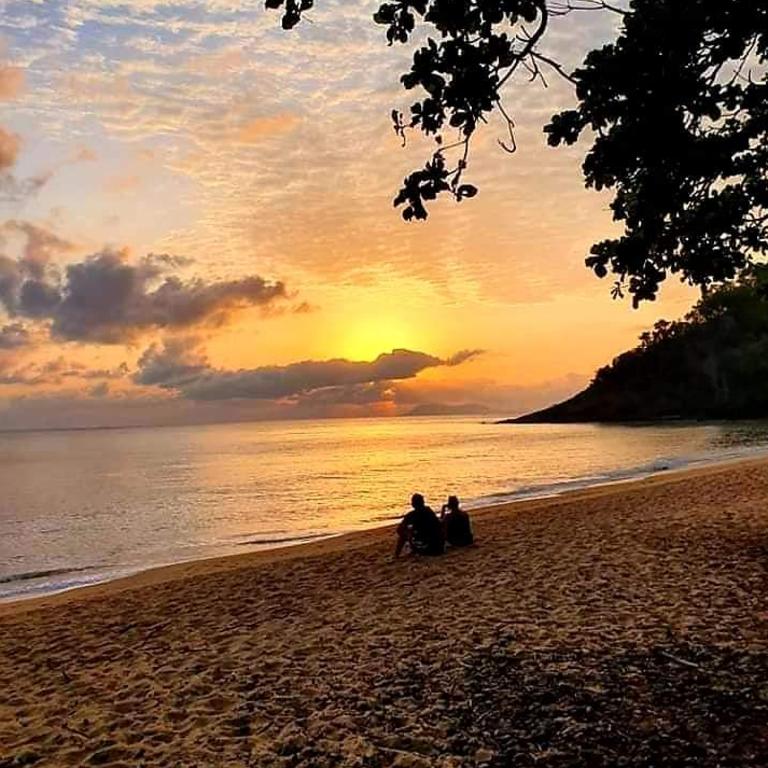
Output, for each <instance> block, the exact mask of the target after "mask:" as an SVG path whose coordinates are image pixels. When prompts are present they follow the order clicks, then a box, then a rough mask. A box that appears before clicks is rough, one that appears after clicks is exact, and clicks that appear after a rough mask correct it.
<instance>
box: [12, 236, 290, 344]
mask: <svg viewBox="0 0 768 768" xmlns="http://www.w3.org/2000/svg"><path fill="white" fill-rule="evenodd" d="M25 234H26V235H27V242H26V246H25V248H24V251H23V253H22V255H21V256H20V257H18V258H10V257H8V256H3V255H0V307H2V308H4V309H5V311H6V312H7V314H8V315H9V316H10V317H11V318H13V319H19V318H21V319H23V318H26V319H29V320H31V321H47V322H48V323H49V324H50V333H51V336H52V337H53V338H54V339H58V340H62V341H82V342H91V343H98V344H125V343H130V342H132V341H135V340H136V338H137V337H139V336H140V335H141V334H143V333H146V332H148V331H152V330H158V329H168V330H180V329H185V328H190V327H192V326H195V325H200V324H207V325H222V324H224V323H225V322H226V321H227V320H228V318H229V315H230V314H231V313H232V312H233V311H235V310H237V309H241V308H245V307H254V306H256V307H267V306H268V305H270V304H271V303H272V302H275V301H277V300H280V299H284V298H286V297H287V291H286V288H285V285H284V284H283V283H281V282H269V281H267V280H264V279H263V278H261V277H258V276H255V275H253V276H248V277H243V278H240V279H236V280H222V281H218V282H206V281H204V280H202V279H199V278H198V279H193V280H189V281H183V280H181V279H180V278H179V277H178V276H176V275H169V274H167V273H168V271H169V270H170V269H173V268H176V267H178V266H181V265H182V263H180V262H179V259H178V258H174V257H170V256H167V255H161V256H156V255H150V256H147V257H145V258H143V259H141V260H140V261H139V262H137V263H130V262H129V261H128V259H127V257H126V254H125V253H123V252H121V251H113V250H104V251H101V252H100V253H96V254H93V255H92V256H88V257H87V258H86V259H84V260H83V261H81V262H77V263H73V264H69V265H68V266H67V267H66V268H65V270H64V272H63V274H62V273H60V272H59V270H57V269H56V268H55V267H53V266H51V265H50V263H49V258H50V256H51V254H52V253H53V252H54V251H55V250H62V249H64V248H65V247H66V246H67V244H66V243H64V241H60V240H58V239H53V236H49V238H45V237H44V235H43V231H42V230H39V229H38V228H33V231H32V232H31V234H30V233H29V232H26V233H25Z"/></svg>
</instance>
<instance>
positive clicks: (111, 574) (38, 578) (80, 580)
mask: <svg viewBox="0 0 768 768" xmlns="http://www.w3.org/2000/svg"><path fill="white" fill-rule="evenodd" d="M762 458H766V459H768V447H767V446H757V447H754V446H750V447H741V448H733V449H729V450H727V451H723V452H719V453H717V454H714V455H700V456H690V457H676V458H672V459H659V460H656V461H653V462H650V463H648V464H643V465H640V466H637V467H627V468H623V469H617V470H614V471H611V472H606V473H603V474H598V475H590V476H583V477H575V478H564V479H562V480H558V481H555V482H552V483H546V484H541V485H531V486H522V487H520V488H517V489H515V490H513V491H509V492H504V493H493V494H489V495H486V496H480V497H476V498H474V499H468V500H466V502H465V503H464V506H465V508H466V509H468V510H472V511H474V512H482V511H484V510H488V509H492V508H494V507H499V506H504V505H508V504H513V503H516V502H525V501H531V500H536V499H547V498H555V497H559V496H562V495H565V494H571V493H577V492H580V491H584V490H589V489H592V488H601V487H608V486H613V485H621V484H624V483H630V482H635V481H639V480H643V479H646V478H650V477H654V476H658V475H661V474H667V473H674V474H677V473H684V472H686V471H689V470H694V469H699V468H708V467H716V466H719V465H722V466H727V465H729V464H734V463H739V462H742V461H749V460H759V459H762ZM398 519H399V517H394V516H380V517H372V518H370V519H369V521H367V524H366V525H365V526H362V527H360V528H355V529H347V530H336V531H330V532H323V533H315V532H306V533H297V534H296V535H295V536H280V537H274V538H266V537H263V536H262V537H259V536H258V535H257V534H254V537H252V538H250V537H249V538H246V539H244V540H241V541H238V542H236V543H234V544H232V543H229V544H224V543H222V544H221V545H220V547H217V546H215V545H212V546H211V547H209V548H207V549H208V551H207V552H206V553H205V554H203V553H199V554H198V555H197V556H191V557H188V558H179V559H174V560H171V561H158V562H146V563H141V564H135V565H126V566H120V567H108V568H100V567H99V566H96V565H94V566H89V567H81V568H72V569H67V568H56V569H51V570H47V571H32V572H21V573H17V574H10V575H5V576H2V577H0V604H5V603H13V602H19V601H22V600H33V599H36V598H41V597H48V596H50V595H54V594H58V593H62V592H68V591H71V590H75V589H80V588H83V587H89V586H94V585H97V584H103V583H107V582H110V581H115V580H117V579H122V578H126V577H129V576H133V575H136V574H139V573H143V572H145V571H149V570H156V569H159V568H163V567H167V566H173V565H180V564H183V563H193V562H199V561H203V560H209V559H215V558H218V557H221V556H226V555H227V554H229V555H232V554H235V553H239V554H245V553H248V552H258V551H265V550H273V549H282V548H287V547H295V546H299V545H302V544H307V543H309V542H312V541H319V540H322V539H329V538H334V537H338V536H342V535H344V534H347V533H352V532H354V531H360V530H371V529H376V528H382V527H386V526H388V525H392V524H393V522H394V521H396V520H398ZM217 550H218V551H217Z"/></svg>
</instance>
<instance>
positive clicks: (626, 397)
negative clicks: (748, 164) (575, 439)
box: [502, 265, 768, 424]
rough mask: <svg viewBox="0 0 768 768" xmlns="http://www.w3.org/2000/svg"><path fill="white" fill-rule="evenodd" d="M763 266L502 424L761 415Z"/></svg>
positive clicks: (767, 316) (766, 322)
mask: <svg viewBox="0 0 768 768" xmlns="http://www.w3.org/2000/svg"><path fill="white" fill-rule="evenodd" d="M767 297H768V267H767V266H762V265H761V266H754V267H751V268H750V269H749V270H747V271H745V272H744V273H743V274H742V276H741V278H740V279H739V281H738V282H736V283H733V284H729V285H723V286H720V287H717V288H715V289H713V290H712V291H711V292H710V293H709V294H708V295H707V296H705V297H704V298H702V299H701V301H699V302H698V304H696V306H695V307H694V308H693V309H692V310H691V311H690V312H689V313H688V314H687V315H686V316H685V318H684V319H683V320H680V321H677V322H671V323H670V322H667V321H665V320H660V321H659V322H658V323H656V325H655V326H654V328H653V330H652V331H648V332H645V333H643V334H642V335H641V336H640V344H639V345H638V346H637V347H635V349H632V350H630V351H629V352H624V353H623V354H622V355H619V356H618V357H617V358H616V359H615V360H614V361H613V362H612V363H611V364H610V365H608V366H605V367H604V368H601V369H600V370H599V371H598V372H597V374H596V375H595V377H594V379H593V380H592V383H591V384H590V385H589V386H588V387H587V388H586V389H584V390H583V391H581V392H579V393H578V394H577V395H574V396H573V397H571V398H570V399H568V400H565V401H563V402H561V403H558V404H557V405H553V406H551V407H549V408H545V409H543V410H541V411H536V412H534V413H529V414H527V415H525V416H520V417H519V418H516V419H505V420H504V422H502V423H518V424H519V423H569V422H616V421H651V420H653V421H656V420H664V419H741V418H761V417H768V299H767Z"/></svg>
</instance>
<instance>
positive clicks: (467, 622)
mask: <svg viewBox="0 0 768 768" xmlns="http://www.w3.org/2000/svg"><path fill="white" fill-rule="evenodd" d="M408 490H410V489H408ZM474 523H475V529H476V534H477V537H478V539H479V542H480V543H479V546H477V547H475V548H472V549H470V550H465V551H454V552H450V553H449V554H447V555H446V556H445V557H443V558H439V559H425V560H416V559H410V558H406V559H404V560H402V561H398V562H393V561H392V558H391V551H392V546H393V544H394V540H393V539H394V537H393V535H392V530H391V529H388V530H377V531H371V532H366V533H362V534H354V535H351V536H348V537H343V538H340V539H335V540H332V541H326V542H319V543H315V544H312V545H308V546H306V547H301V548H294V549H291V550H283V551H280V552H272V553H267V554H263V553H262V554H256V555H246V556H239V557H236V558H228V559H225V560H218V561H209V562H203V563H197V564H192V565H184V566H179V567H175V568H170V569H164V570H162V571H155V572H152V573H149V574H144V575H142V576H139V577H136V578H134V579H129V580H127V581H123V582H116V583H113V584H110V585H105V586H101V587H96V588H93V589H86V590H81V591H79V592H77V593H74V594H69V595H64V596H58V597H54V598H51V599H47V600H42V601H34V602H31V603H22V604H17V605H15V606H5V607H4V608H3V610H2V613H0V766H2V767H3V768H5V767H6V766H20V765H35V766H80V765H102V766H313V767H314V766H318V767H323V766H328V767H330V766H350V767H351V766H393V767H395V766H399V767H400V768H408V767H411V768H421V767H423V766H441V767H442V768H448V767H449V766H453V767H454V768H455V767H457V766H476V765H490V766H526V767H527V766H576V765H583V766H606V767H607V766H623V765H627V766H645V765H648V766H650V765H655V766H682V765H691V766H715V765H720V766H747V765H749V766H751V765H754V766H765V765H768V592H767V589H766V588H767V587H768V462H751V463H743V464H739V465H733V466H728V467H718V468H714V469H709V470H703V471H696V472H690V473H681V474H679V475H672V474H670V475H667V476H663V477H660V478H654V479H651V480H649V481H642V482H638V483H633V484H631V485H629V484H627V485H624V486H619V487H613V488H607V489H600V490H592V491H586V492H581V493H577V494H572V495H570V496H566V497H562V498H559V499H550V500H547V501H538V502H529V503H525V504H518V505H509V506H506V507H503V508H496V509H493V510H489V511H486V512H484V513H482V514H476V515H475V517H474Z"/></svg>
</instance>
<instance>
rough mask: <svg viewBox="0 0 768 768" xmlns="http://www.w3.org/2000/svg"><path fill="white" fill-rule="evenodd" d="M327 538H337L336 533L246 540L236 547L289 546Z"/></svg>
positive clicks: (302, 534) (300, 534) (239, 542)
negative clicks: (292, 543) (294, 543)
mask: <svg viewBox="0 0 768 768" xmlns="http://www.w3.org/2000/svg"><path fill="white" fill-rule="evenodd" d="M329 536H338V533H299V534H296V535H295V536H281V537H279V538H275V539H265V538H256V539H246V540H245V541H238V542H236V545H237V546H239V547H245V546H252V545H257V544H261V545H265V544H290V543H291V542H296V543H298V542H301V541H314V540H315V539H326V538H328V537H329Z"/></svg>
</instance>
